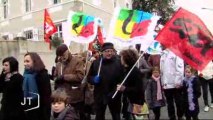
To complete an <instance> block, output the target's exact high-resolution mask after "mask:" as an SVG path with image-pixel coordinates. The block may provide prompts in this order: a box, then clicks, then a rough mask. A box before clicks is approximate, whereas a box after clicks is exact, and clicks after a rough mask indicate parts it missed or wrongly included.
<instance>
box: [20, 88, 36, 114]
mask: <svg viewBox="0 0 213 120" xmlns="http://www.w3.org/2000/svg"><path fill="white" fill-rule="evenodd" d="M30 94H31V95H33V96H36V100H37V101H35V102H36V106H32V107H30V108H28V109H26V110H25V111H30V110H33V109H37V108H39V106H40V96H39V94H37V93H32V92H30ZM32 100H33V97H24V101H23V102H21V105H23V106H31V105H32Z"/></svg>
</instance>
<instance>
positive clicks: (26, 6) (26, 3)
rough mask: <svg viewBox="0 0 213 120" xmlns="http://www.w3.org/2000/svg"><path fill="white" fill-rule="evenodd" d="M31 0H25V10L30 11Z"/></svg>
mask: <svg viewBox="0 0 213 120" xmlns="http://www.w3.org/2000/svg"><path fill="white" fill-rule="evenodd" d="M31 4H32V3H31V0H25V11H26V12H30V11H31Z"/></svg>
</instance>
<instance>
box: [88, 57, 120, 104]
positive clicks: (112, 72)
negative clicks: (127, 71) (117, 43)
mask: <svg viewBox="0 0 213 120" xmlns="http://www.w3.org/2000/svg"><path fill="white" fill-rule="evenodd" d="M100 60H101V57H100V58H99V59H97V60H95V61H94V62H93V63H92V65H91V67H90V71H89V74H88V81H89V82H90V83H91V84H94V85H95V89H94V99H95V102H96V103H97V102H101V103H105V104H107V103H108V101H109V100H111V99H112V95H113V94H114V92H115V91H116V88H117V84H119V83H121V81H122V79H123V67H122V65H121V62H120V59H119V58H118V57H113V58H111V59H109V60H107V59H104V58H103V62H102V66H101V70H100V83H98V84H95V83H94V82H93V79H94V77H95V76H96V75H97V74H98V69H99V64H100ZM113 100H120V95H119V94H118V95H116V97H115V98H114V99H113Z"/></svg>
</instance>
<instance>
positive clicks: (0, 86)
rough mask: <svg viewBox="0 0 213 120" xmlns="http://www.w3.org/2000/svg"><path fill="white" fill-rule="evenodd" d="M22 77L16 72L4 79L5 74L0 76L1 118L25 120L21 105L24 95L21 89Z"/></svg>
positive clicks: (5, 119) (4, 119)
mask: <svg viewBox="0 0 213 120" xmlns="http://www.w3.org/2000/svg"><path fill="white" fill-rule="evenodd" d="M22 82H23V77H22V75H21V74H19V73H16V74H13V75H12V76H11V77H10V80H8V81H5V75H4V74H1V76H0V92H1V93H2V94H3V96H2V100H1V105H2V106H1V114H0V119H1V120H25V119H26V118H25V114H24V108H23V106H22V105H21V102H22V101H23V98H24V95H23V90H22Z"/></svg>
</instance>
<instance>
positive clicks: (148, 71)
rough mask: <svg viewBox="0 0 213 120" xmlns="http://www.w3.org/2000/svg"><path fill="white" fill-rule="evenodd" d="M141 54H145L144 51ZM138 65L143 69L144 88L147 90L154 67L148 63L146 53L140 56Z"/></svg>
mask: <svg viewBox="0 0 213 120" xmlns="http://www.w3.org/2000/svg"><path fill="white" fill-rule="evenodd" d="M141 54H143V52H142V53H141ZM137 65H138V68H139V70H140V71H141V73H142V74H143V76H144V77H143V88H144V91H145V89H146V86H147V82H148V79H149V78H150V77H151V70H152V67H151V66H150V65H149V64H148V63H147V60H146V59H145V57H144V55H143V56H142V57H141V58H140V60H139V62H138V64H137Z"/></svg>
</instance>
